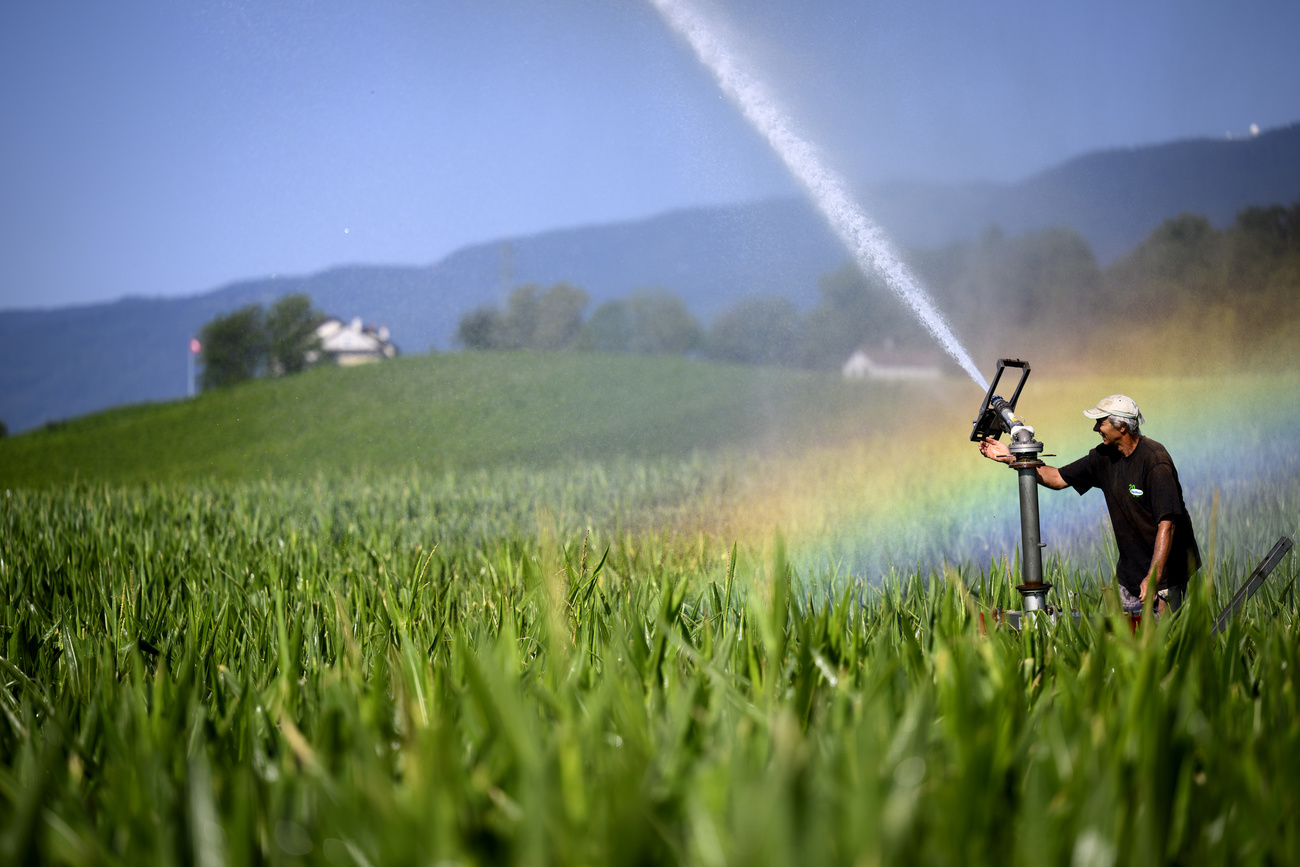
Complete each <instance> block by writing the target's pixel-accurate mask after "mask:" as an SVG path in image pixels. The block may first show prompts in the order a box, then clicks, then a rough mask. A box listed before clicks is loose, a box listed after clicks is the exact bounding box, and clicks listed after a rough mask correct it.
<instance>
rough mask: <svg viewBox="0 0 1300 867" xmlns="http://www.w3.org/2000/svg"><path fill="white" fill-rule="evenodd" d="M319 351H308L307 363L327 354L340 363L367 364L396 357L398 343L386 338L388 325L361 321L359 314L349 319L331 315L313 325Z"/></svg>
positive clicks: (343, 364)
mask: <svg viewBox="0 0 1300 867" xmlns="http://www.w3.org/2000/svg"><path fill="white" fill-rule="evenodd" d="M316 336H317V337H319V338H320V350H319V352H316V351H313V352H309V353H307V361H308V363H309V364H315V363H316V362H318V361H322V360H324V359H325V358H330V359H332V360H333V361H334V363H335V364H338V365H339V366H341V367H350V366H352V365H354V364H369V363H371V362H374V361H383V360H384V359H386V358H396V357H397V347H396V346H395V345H393V342H392V341H391V340H389V339H388V326H387V325H379V326H375V325H363V324H362V323H361V319H360V317H358V318H355V319H353V320H352V321H351V322H344V321H343V320H341V319H336V318H334V317H330V318H329V319H326V320H325V321H324V322H322V323H321V324H320V325H318V326H316Z"/></svg>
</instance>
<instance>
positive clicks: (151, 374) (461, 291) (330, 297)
mask: <svg viewBox="0 0 1300 867" xmlns="http://www.w3.org/2000/svg"><path fill="white" fill-rule="evenodd" d="M1298 199H1300V124H1294V125H1292V126H1289V127H1285V128H1283V129H1279V130H1273V131H1269V132H1265V133H1263V134H1261V135H1258V136H1255V137H1252V138H1248V139H1228V140H1196V141H1182V142H1174V143H1171V144H1163V145H1153V146H1148V147H1140V148H1132V149H1127V150H1112V151H1104V152H1098V153H1093V154H1088V155H1086V156H1082V157H1079V158H1077V159H1074V160H1070V161H1068V162H1066V163H1064V164H1062V165H1060V166H1058V167H1056V168H1053V169H1050V170H1048V171H1046V172H1043V173H1041V174H1038V175H1035V176H1033V177H1030V178H1028V179H1026V180H1024V181H1021V182H1019V183H1014V184H991V183H972V184H920V183H901V182H900V183H890V184H881V185H877V186H873V187H870V188H868V189H865V190H863V191H862V194H861V201H862V203H863V205H864V207H865V208H866V210H867V211H868V213H870V214H871V215H872V216H873V218H874V219H876V220H877V222H879V223H880V224H881V225H882V226H883V227H884V229H885V230H886V231H887V232H888V233H889V234H890V235H891V236H892V237H893V238H894V239H895V240H896V241H897V242H898V243H899V244H900V245H901V246H903V247H912V248H921V247H938V246H942V245H945V244H949V243H952V242H954V241H959V240H964V239H969V238H973V237H975V236H977V235H978V234H979V233H981V232H983V231H985V230H987V229H988V228H989V227H991V226H997V227H998V228H1000V229H1001V230H1002V231H1003V232H1005V233H1007V234H1011V235H1015V234H1020V233H1023V232H1026V231H1031V230H1035V229H1042V228H1047V227H1049V226H1068V227H1071V228H1073V229H1075V230H1076V231H1078V232H1079V233H1080V234H1081V235H1082V236H1083V237H1084V238H1085V239H1087V241H1088V242H1089V244H1090V245H1091V246H1092V248H1093V251H1094V252H1095V253H1096V255H1097V257H1098V259H1099V260H1101V261H1102V262H1103V263H1106V262H1110V261H1112V260H1114V259H1116V258H1118V257H1120V256H1122V255H1123V254H1124V253H1126V252H1127V251H1128V250H1130V249H1132V248H1133V247H1134V246H1135V245H1136V244H1137V243H1138V242H1140V241H1141V240H1142V239H1143V238H1144V237H1146V235H1147V234H1148V233H1149V232H1150V231H1151V230H1152V229H1153V228H1155V227H1156V226H1158V225H1159V224H1160V223H1161V222H1162V221H1164V220H1165V219H1167V218H1169V217H1172V216H1176V215H1177V214H1180V213H1185V212H1193V213H1197V214H1202V215H1204V216H1206V217H1208V218H1209V219H1210V220H1211V222H1213V223H1214V224H1215V225H1217V226H1226V225H1227V224H1229V223H1230V222H1231V221H1232V219H1233V218H1234V217H1235V216H1236V214H1237V213H1238V212H1239V211H1240V210H1241V209H1243V208H1245V207H1248V206H1251V205H1270V204H1290V203H1292V202H1294V201H1296V200H1298ZM846 258H847V254H846V253H845V251H844V250H843V248H842V247H840V245H839V244H838V242H837V241H836V240H835V238H834V236H833V235H832V234H831V232H830V230H829V229H828V228H827V227H826V225H825V223H824V222H823V220H822V218H821V217H820V216H819V215H818V214H817V213H816V212H815V211H814V210H813V209H812V207H811V206H809V205H808V204H807V203H806V202H805V201H803V200H802V199H795V198H790V199H776V200H770V201H763V202H756V203H752V204H743V205H734V206H727V207H714V208H695V209H690V210H683V211H676V212H672V213H668V214H663V215H660V216H656V217H651V218H648V219H643V220H635V221H629V222H624V223H617V224H611V225H599V226H588V227H580V228H571V229H561V230H556V231H551V232H545V233H542V234H538V235H533V236H529V237H521V238H509V239H502V240H499V241H494V242H488V243H483V244H476V245H473V246H469V247H465V248H463V249H461V250H459V251H457V252H455V253H453V254H451V255H450V256H448V257H446V258H445V259H443V260H442V261H440V262H437V263H435V264H434V265H431V266H424V267H414V266H375V265H354V266H348V267H342V268H334V269H330V270H328V271H323V272H321V273H318V274H313V275H310V276H304V277H293V278H283V277H281V278H274V279H261V280H247V281H241V282H237V283H232V284H230V285H228V286H225V287H222V288H219V289H216V290H214V291H211V292H207V293H204V294H202V295H196V296H192V297H187V298H126V299H123V300H121V301H116V302H112V303H106V304H92V305H85V306H77V307H66V308H60V309H53V310H9V311H0V419H3V420H4V421H5V422H6V423H7V424H8V426H9V429H10V430H11V431H15V432H16V431H22V430H25V429H28V428H32V427H35V426H38V425H40V424H42V423H45V422H47V421H50V420H56V419H62V418H68V417H71V416H77V415H82V414H84V413H88V412H92V411H95V410H98V409H102V408H105V407H109V406H114V405H118V404H122V403H134V402H140V401H157V400H170V399H174V398H178V397H182V396H184V394H185V392H186V387H187V379H186V354H187V352H188V348H187V344H188V340H189V338H190V336H192V335H193V334H195V333H196V332H197V331H198V329H199V328H200V327H201V326H202V325H203V323H205V322H207V321H208V320H210V319H212V318H213V317H214V316H217V315H219V314H222V313H226V312H229V311H231V310H234V309H236V308H238V307H240V306H242V305H244V304H248V303H250V302H261V303H264V304H265V303H270V302H271V301H273V300H275V299H276V298H278V297H280V296H282V295H285V294H288V293H292V292H306V293H307V294H309V295H310V296H311V297H312V300H313V301H314V302H315V304H316V306H317V307H319V308H320V309H322V310H324V311H325V312H327V313H330V314H332V315H335V316H339V317H341V318H345V319H346V318H351V317H353V316H360V317H362V318H363V319H364V320H365V321H367V322H374V323H384V324H387V325H388V326H389V328H390V331H391V333H392V335H393V339H394V340H395V341H396V342H397V344H398V345H399V346H400V347H401V348H402V349H403V350H404V351H407V352H424V351H426V350H428V349H430V348H449V347H450V345H451V339H452V335H453V334H454V332H455V328H456V325H457V323H458V322H459V320H460V317H461V316H462V315H463V314H464V313H466V312H467V311H469V310H470V309H472V308H474V307H476V306H479V305H482V304H488V303H499V302H500V301H501V300H503V298H504V295H505V294H506V287H508V286H514V285H518V284H521V283H536V284H539V285H542V286H548V285H551V284H553V283H556V282H560V281H567V282H569V283H571V284H573V285H576V286H579V287H581V288H582V289H584V290H586V292H587V293H588V294H589V295H590V296H591V298H592V302H593V306H594V304H598V303H600V302H602V301H605V300H609V299H611V298H617V297H621V296H624V295H626V294H628V293H629V292H631V291H632V290H634V289H637V288H641V287H646V286H662V287H665V288H668V289H670V290H672V291H673V292H675V293H676V294H678V295H680V296H681V297H682V298H684V299H686V301H687V303H688V304H689V305H690V307H691V309H692V310H693V311H694V312H695V313H696V314H697V315H698V316H700V317H701V318H702V319H704V320H705V321H707V320H708V319H710V318H711V317H712V316H713V315H714V314H716V313H718V312H719V311H720V310H722V309H724V308H726V307H727V306H729V305H730V304H732V303H734V302H735V301H736V300H738V299H740V298H743V297H746V296H750V295H771V294H776V295H783V296H785V297H788V298H790V299H791V300H793V301H794V302H796V303H797V304H799V305H800V306H801V307H809V306H811V305H812V304H813V303H814V302H815V300H816V295H817V281H818V279H819V278H820V277H821V276H822V275H823V274H825V273H826V272H828V271H831V270H833V269H835V268H837V267H839V266H840V265H841V264H843V262H844V260H845V259H846Z"/></svg>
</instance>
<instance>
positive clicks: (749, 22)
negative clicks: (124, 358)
mask: <svg viewBox="0 0 1300 867" xmlns="http://www.w3.org/2000/svg"><path fill="white" fill-rule="evenodd" d="M705 8H707V9H709V10H711V13H712V14H713V15H715V16H717V17H718V18H719V20H720V21H721V22H723V25H724V26H725V27H726V29H727V31H728V33H729V34H730V36H731V38H732V39H733V40H734V41H735V42H736V43H737V44H738V46H739V48H740V50H741V51H742V52H743V53H745V54H746V55H748V57H749V58H750V59H751V61H752V63H753V65H754V67H755V68H757V69H758V70H760V71H761V74H762V75H763V76H764V77H765V78H766V79H768V81H769V84H770V85H771V88H772V90H773V91H775V92H776V94H777V95H778V96H779V97H780V98H781V99H782V101H783V103H784V104H785V105H786V106H787V107H788V108H789V109H790V111H791V112H792V113H793V114H794V116H795V118H796V121H797V123H798V125H799V126H800V127H801V129H803V130H804V131H805V133H806V135H807V137H810V138H812V139H813V140H815V141H817V142H818V143H819V144H820V145H821V146H822V147H823V149H824V151H825V153H826V155H827V157H828V159H829V161H830V162H831V163H832V164H833V165H835V166H836V167H837V168H839V169H840V170H841V171H842V172H844V173H845V174H847V175H848V176H850V177H852V178H855V179H857V180H860V181H878V180H884V179H890V178H911V179H921V180H977V179H979V180H999V181H1013V180H1017V179H1020V178H1023V177H1027V176H1029V175H1031V174H1033V173H1035V172H1037V171H1040V170H1042V169H1045V168H1048V167H1050V166H1051V165H1054V164H1056V163H1058V162H1060V161H1062V160H1064V159H1067V158H1069V157H1071V156H1076V155H1078V154H1081V153H1084V152H1087V151H1090V150H1094V149H1097V148H1110V147H1129V146H1134V145H1142V144H1150V143H1156V142H1162V141H1169V140H1173V139H1178V138H1186V137H1221V136H1224V135H1227V134H1234V135H1242V136H1244V135H1247V134H1248V133H1249V128H1250V126H1251V124H1257V125H1258V126H1259V127H1260V128H1263V129H1269V128H1272V127H1277V126H1282V125H1286V124H1290V123H1293V122H1296V121H1300V86H1298V85H1300V51H1296V50H1295V41H1296V34H1298V33H1300V4H1298V3H1293V2H1287V3H1284V2H1269V3H1265V2H1240V3H1235V4H1226V3H1210V2H1187V0H1183V2H1174V0H1167V2H1144V0H1129V2H1109V0H1106V2H1090V3H1077V2H1075V3H1063V2H1043V0H1039V2H1035V3H1030V2H1011V0H993V2H987V3H979V4H974V3H968V2H950V0H922V2H907V3H899V2H889V3H885V2H848V0H841V2H827V0H800V2H796V0H767V2H756V0H755V2H742V0H709V2H707V3H706V4H705ZM0 118H2V119H3V121H2V122H0V189H2V190H3V195H0V309H11V308H27V307H48V306H61V305H65V304H71V303H85V302H90V301H97V300H107V299H113V298H118V297H121V296H123V295H128V294H131V295H149V296H161V295H184V294H193V293H197V292H201V291H205V290H208V289H212V288H216V287H217V286H219V285H222V284H225V283H228V282H231V281H234V280H238V279H243V278H248V277H260V276H266V275H270V274H275V273H279V274H294V273H307V272H311V271H315V270H319V269H322V268H326V267H329V266H332V265H338V264H346V263H352V262H368V263H385V264H431V263H433V262H435V261H437V260H438V259H440V258H442V257H443V256H445V255H447V254H448V253H450V252H452V251H454V250H455V249H456V248H458V247H460V246H462V245H465V244H468V243H473V242H477V241H487V240H491V239H494V238H498V237H502V236H506V235H515V234H528V233H535V232H540V231H545V230H547V229H552V228H559V227H564V226H573V225H583V224H590V223H600V222H607V221H614V220H623V219H629V218H636V217H642V216H648V215H651V214H655V213H660V212H662V211H665V210H669V209H673V208H681V207H688V206H693V205H705V204H715V203H724V202H736V201H746V200H751V199H756V198H762V197H767V196H772V195H779V194H788V193H792V192H793V191H794V189H795V188H794V186H793V184H792V183H791V182H790V181H789V180H788V179H787V178H786V177H785V175H784V173H783V171H782V169H781V168H780V166H779V164H778V163H777V162H776V160H775V159H774V158H773V157H771V156H770V155H769V154H768V153H767V152H766V150H765V148H764V146H763V145H762V143H761V142H760V140H759V139H758V137H757V136H756V135H755V134H754V133H752V132H751V131H750V130H749V129H748V128H747V127H745V126H744V124H743V121H741V119H740V118H739V116H738V115H737V113H736V112H735V111H734V110H733V109H732V108H731V107H730V106H729V105H728V104H727V103H726V102H725V101H724V100H723V99H722V98H721V97H720V95H719V93H718V91H717V90H716V88H715V87H714V86H713V84H712V83H711V81H710V79H709V78H708V76H707V74H706V73H705V72H704V71H703V70H702V69H700V68H699V67H698V65H697V63H696V62H695V60H694V59H693V57H692V56H691V54H690V52H689V50H688V49H687V48H686V47H685V46H684V45H683V44H681V43H680V42H678V41H677V40H676V38H675V37H674V36H673V35H672V33H671V32H670V31H669V30H668V28H667V27H666V26H665V25H664V24H663V23H662V22H661V21H660V20H659V18H658V17H657V15H656V13H655V12H654V11H653V10H652V9H651V7H650V6H649V5H648V4H647V3H644V2H640V0H478V2H468V0H466V2H462V0H426V2H414V0H412V2H402V0H370V2H364V3H363V2H357V0H258V2H253V0H230V2H202V0H118V2H113V3H104V2H91V0H78V2H68V0H48V2H41V3H32V2H10V3H6V4H2V5H0Z"/></svg>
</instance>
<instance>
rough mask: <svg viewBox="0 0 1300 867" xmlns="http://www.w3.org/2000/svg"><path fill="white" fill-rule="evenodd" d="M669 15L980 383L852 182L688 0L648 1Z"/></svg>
mask: <svg viewBox="0 0 1300 867" xmlns="http://www.w3.org/2000/svg"><path fill="white" fill-rule="evenodd" d="M650 2H651V3H652V4H653V5H654V7H655V9H657V10H658V11H659V14H660V15H661V16H663V19H664V20H665V21H667V22H668V24H669V26H671V27H672V28H673V29H674V30H676V31H677V33H678V34H680V35H681V36H682V38H684V39H685V40H686V41H687V42H688V43H690V46H691V48H692V49H694V51H695V56H696V57H698V58H699V60H700V62H701V63H703V64H704V65H705V66H706V67H708V69H709V71H710V72H712V73H713V77H714V79H715V80H716V81H717V83H718V86H719V87H720V88H722V92H723V93H725V94H726V95H727V97H728V98H729V99H730V100H731V101H732V102H733V103H735V104H736V106H737V107H738V108H739V109H740V111H741V114H743V115H744V116H745V120H747V121H749V124H750V125H751V126H752V127H754V129H756V130H757V131H758V132H759V133H760V134H762V136H763V137H764V138H765V139H767V143H768V144H769V145H770V146H771V147H772V150H774V151H775V152H776V155H777V156H779V157H780V158H781V161H782V162H784V163H785V166H786V169H788V170H789V172H790V174H791V175H793V176H794V178H795V180H797V181H798V182H799V183H800V185H801V186H803V188H804V190H805V192H807V194H808V197H809V198H810V199H811V200H812V202H813V204H814V205H816V206H817V208H818V210H820V211H821V212H822V215H823V216H824V217H825V218H826V220H827V222H828V223H830V226H831V229H832V230H833V231H834V232H835V234H836V235H838V236H839V238H840V241H842V242H843V243H844V245H845V246H846V247H847V248H848V249H849V252H850V253H852V254H853V258H854V261H855V262H857V265H858V267H859V268H861V269H862V271H863V272H864V273H870V272H873V271H874V272H876V273H878V274H880V276H881V277H882V278H883V279H884V281H885V284H886V285H887V286H889V288H890V290H891V291H892V292H893V293H894V294H895V295H897V296H898V298H899V300H901V301H902V302H903V303H904V304H906V305H907V306H908V307H909V308H910V309H911V311H912V313H913V314H914V315H915V316H916V318H917V319H918V320H919V321H920V322H921V324H922V325H924V326H925V329H926V330H927V331H929V332H930V334H931V335H932V336H933V337H934V339H935V340H937V341H938V342H939V345H940V346H941V347H943V350H944V352H947V353H948V355H950V356H952V358H953V360H954V361H956V362H957V364H959V365H960V366H961V368H962V370H964V371H966V373H967V374H968V375H969V376H970V378H971V379H973V380H974V381H975V383H976V384H977V385H979V387H980V388H985V387H987V383H986V382H985V380H984V376H983V375H982V374H981V373H980V372H979V368H977V367H976V366H975V362H974V361H972V360H971V357H970V353H968V352H967V351H966V349H965V347H963V346H962V344H961V341H959V340H958V339H957V336H956V335H955V334H953V333H952V329H951V328H949V327H948V323H947V322H946V321H945V320H944V318H943V316H941V315H940V314H939V311H938V309H936V308H935V306H934V303H933V302H932V301H931V300H930V298H929V296H928V295H927V294H926V292H925V290H924V289H922V288H921V285H920V284H919V283H918V282H917V280H916V278H915V277H913V276H912V274H911V272H910V271H909V270H908V269H907V266H906V265H904V264H903V262H902V260H900V259H899V258H898V256H897V254H895V253H894V251H893V247H892V245H891V244H890V243H889V239H888V238H886V237H885V234H884V232H882V231H881V230H880V227H879V226H877V225H876V224H875V223H874V222H872V221H871V219H869V218H868V217H867V215H866V213H865V212H863V210H862V208H860V207H859V206H858V205H857V203H855V202H854V201H853V197H852V196H851V195H849V192H848V189H849V188H848V184H846V183H845V182H844V181H843V180H842V179H841V178H840V177H839V176H837V175H836V174H835V173H834V172H832V171H831V170H830V169H828V168H827V167H826V166H825V165H823V163H822V161H821V159H820V158H819V157H818V155H817V150H816V148H814V147H813V145H812V143H811V142H809V141H808V140H806V139H804V138H803V137H801V136H799V135H798V134H796V133H795V132H794V130H793V129H791V127H790V120H789V114H788V113H787V112H784V111H782V110H781V109H780V108H778V107H777V103H776V101H775V100H773V99H772V98H771V96H769V95H768V93H767V89H766V88H765V87H764V86H763V85H762V83H761V82H760V81H759V80H758V79H757V78H755V77H754V76H753V75H751V74H749V73H748V72H747V71H745V70H744V69H742V67H741V64H740V63H739V61H738V60H737V58H736V55H735V53H734V52H733V51H731V50H730V49H729V48H728V47H727V46H726V45H725V44H723V42H722V41H721V40H720V39H719V38H718V36H717V34H716V32H715V28H714V27H712V26H710V24H709V22H707V21H706V20H705V19H704V17H703V16H701V15H700V14H699V12H698V11H697V10H695V9H694V8H693V7H692V6H691V5H690V3H689V2H687V0H650Z"/></svg>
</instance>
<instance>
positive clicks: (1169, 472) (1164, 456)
mask: <svg viewBox="0 0 1300 867" xmlns="http://www.w3.org/2000/svg"><path fill="white" fill-rule="evenodd" d="M1083 414H1084V415H1086V416H1087V417H1088V418H1091V419H1096V421H1097V423H1096V424H1095V425H1093V428H1092V429H1093V430H1095V431H1096V432H1097V433H1098V434H1100V435H1101V445H1099V446H1097V447H1096V448H1094V449H1093V450H1092V451H1090V452H1088V454H1086V455H1084V456H1083V457H1082V458H1079V460H1077V461H1075V462H1074V463H1072V464H1066V465H1065V466H1063V467H1061V468H1060V469H1057V468H1056V467H1049V466H1045V465H1044V466H1041V467H1039V468H1038V483H1039V484H1040V485H1043V486H1044V487H1048V488H1051V489H1052V490H1054V491H1059V490H1061V489H1062V488H1066V487H1070V488H1074V489H1075V490H1076V491H1078V492H1079V493H1080V494H1082V493H1084V492H1085V491H1087V490H1088V489H1089V488H1100V489H1101V491H1102V493H1103V494H1105V495H1106V508H1107V510H1109V512H1110V523H1111V526H1112V527H1113V528H1114V530H1115V546H1116V548H1118V549H1119V563H1118V564H1117V565H1116V567H1115V578H1116V580H1117V582H1118V583H1119V595H1120V601H1121V602H1122V603H1123V605H1124V607H1125V608H1127V609H1129V610H1132V609H1133V608H1136V607H1139V606H1140V605H1141V604H1142V603H1143V602H1145V601H1146V598H1147V594H1148V593H1150V592H1152V588H1153V587H1154V588H1155V590H1156V594H1157V604H1158V606H1159V607H1158V609H1157V611H1158V613H1163V612H1164V611H1166V610H1176V609H1177V608H1178V606H1179V605H1181V604H1182V601H1183V594H1184V593H1185V592H1186V590H1187V579H1188V578H1189V577H1190V576H1191V575H1192V574H1193V573H1194V572H1195V571H1196V570H1197V569H1198V568H1200V565H1201V555H1200V551H1199V550H1198V549H1197V547H1196V536H1195V534H1194V533H1193V532H1192V521H1191V518H1190V517H1189V516H1188V514H1187V507H1186V506H1185V505H1184V504H1183V488H1182V485H1180V484H1179V483H1178V470H1177V469H1176V468H1175V467H1174V462H1173V459H1172V458H1170V457H1169V452H1167V451H1165V447H1164V446H1162V445H1160V443H1158V442H1156V441H1155V440H1153V439H1151V438H1150V437H1144V436H1142V432H1141V425H1142V423H1143V422H1144V421H1145V419H1143V418H1142V413H1141V411H1139V410H1138V405H1137V403H1135V402H1134V401H1133V399H1132V398H1131V397H1127V396H1126V395H1122V394H1112V395H1111V396H1110V397H1103V398H1102V399H1101V400H1100V401H1098V403H1097V405H1096V406H1095V407H1093V408H1092V409H1085V410H1084V411H1083ZM980 453H981V454H982V455H984V457H986V458H989V459H990V460H995V461H1000V462H1002V463H1004V464H1009V463H1011V460H1012V459H1011V454H1010V451H1009V450H1008V449H1007V446H1006V445H1005V444H1003V443H1000V442H997V441H996V440H994V439H993V438H992V437H985V438H984V441H983V442H981V443H980Z"/></svg>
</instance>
